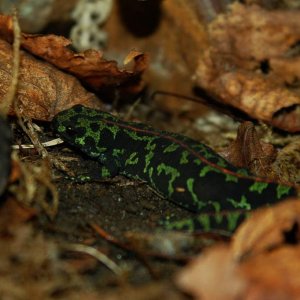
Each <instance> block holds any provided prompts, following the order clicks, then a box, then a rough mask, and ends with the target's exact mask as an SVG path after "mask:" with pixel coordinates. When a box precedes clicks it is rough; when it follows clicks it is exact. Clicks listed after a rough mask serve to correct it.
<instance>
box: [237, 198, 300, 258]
mask: <svg viewBox="0 0 300 300" xmlns="http://www.w3.org/2000/svg"><path fill="white" fill-rule="evenodd" d="M299 230H300V201H299V199H298V198H293V199H290V200H287V201H283V202H281V203H278V204H277V205H275V206H272V207H268V208H262V209H259V210H257V211H255V212H253V213H252V215H251V217H250V218H249V219H247V220H246V221H245V222H244V223H243V224H242V225H241V226H240V227H239V228H238V230H237V231H236V233H235V235H234V237H233V243H232V252H233V256H234V257H235V259H241V258H244V257H248V256H253V255H256V254H258V253H261V252H264V251H267V250H270V249H273V248H275V247H280V246H282V245H283V244H286V243H290V242H294V243H296V242H297V241H298V242H299V240H300V231H299Z"/></svg>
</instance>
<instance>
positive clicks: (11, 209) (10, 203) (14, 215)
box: [0, 198, 37, 231]
mask: <svg viewBox="0 0 300 300" xmlns="http://www.w3.org/2000/svg"><path fill="white" fill-rule="evenodd" d="M36 215H37V211H36V209H34V208H32V207H25V206H22V205H21V204H20V202H18V201H16V200H15V199H13V198H9V199H7V200H6V201H5V203H4V204H3V205H2V206H1V208H0V231H3V230H7V229H11V228H13V227H16V226H19V225H20V224H21V223H25V222H26V221H28V220H30V219H32V218H33V217H35V216H36Z"/></svg>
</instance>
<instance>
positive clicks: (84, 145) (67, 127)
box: [52, 105, 115, 158]
mask: <svg viewBox="0 0 300 300" xmlns="http://www.w3.org/2000/svg"><path fill="white" fill-rule="evenodd" d="M113 119H115V117H114V116H112V115H111V114H109V113H106V112H102V111H99V110H95V109H91V108H87V107H84V106H82V105H75V106H73V107H72V108H70V109H67V110H64V111H62V112H60V113H58V114H57V115H56V116H55V117H54V118H53V121H52V124H53V128H54V130H55V131H56V132H57V133H58V135H59V136H60V137H61V138H62V139H63V140H64V141H65V142H66V143H68V144H70V145H71V146H74V147H76V148H77V149H79V150H81V151H82V152H84V153H85V154H87V155H88V156H91V157H94V158H98V157H99V156H100V155H101V154H102V153H103V152H104V151H106V149H105V148H104V147H103V146H101V142H105V141H103V140H104V136H103V134H102V133H103V131H104V130H103V129H104V128H107V127H108V121H110V120H113ZM109 126H110V127H112V126H113V125H109Z"/></svg>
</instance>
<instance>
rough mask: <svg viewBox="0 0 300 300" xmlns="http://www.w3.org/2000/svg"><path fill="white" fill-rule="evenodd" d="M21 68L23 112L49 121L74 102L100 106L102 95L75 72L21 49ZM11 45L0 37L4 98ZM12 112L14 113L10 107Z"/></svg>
mask: <svg viewBox="0 0 300 300" xmlns="http://www.w3.org/2000/svg"><path fill="white" fill-rule="evenodd" d="M20 55H21V68H20V76H19V81H18V91H17V99H18V101H19V108H20V112H21V114H22V115H23V116H27V117H30V118H33V119H38V120H43V121H49V120H51V119H52V117H53V116H54V115H55V114H57V113H58V112H60V111H61V110H64V109H67V108H70V107H71V106H73V105H75V104H79V103H80V104H83V105H86V106H90V107H100V105H101V103H100V101H99V99H97V98H96V96H95V95H94V94H92V93H89V92H87V91H86V90H85V89H84V88H83V87H82V86H81V84H80V82H79V81H78V80H77V79H76V78H75V77H73V76H71V75H69V74H66V73H63V72H62V71H59V70H58V69H56V68H55V67H53V66H51V65H50V64H48V63H46V62H42V61H40V60H37V59H35V58H34V57H32V56H31V55H30V54H28V53H26V52H24V51H21V53H20ZM12 59H13V57H12V47H11V45H10V44H9V43H7V42H5V41H4V40H1V39H0V78H1V90H0V99H1V100H3V99H4V96H5V95H6V93H7V90H8V88H9V86H10V82H11V70H12ZM10 114H14V111H13V109H12V108H11V110H10Z"/></svg>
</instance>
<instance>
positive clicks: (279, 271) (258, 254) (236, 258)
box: [176, 199, 300, 300]
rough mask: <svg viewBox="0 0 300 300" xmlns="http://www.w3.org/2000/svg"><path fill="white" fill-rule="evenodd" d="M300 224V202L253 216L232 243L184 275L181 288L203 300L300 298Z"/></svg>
mask: <svg viewBox="0 0 300 300" xmlns="http://www.w3.org/2000/svg"><path fill="white" fill-rule="evenodd" d="M299 221H300V204H299V199H292V200H289V201H285V202H282V203H280V204H278V205H276V206H274V207H272V208H265V209H261V210H259V211H257V212H254V213H253V215H252V216H251V217H250V218H249V219H248V220H247V221H246V222H245V223H244V224H243V225H242V226H241V227H240V229H239V230H238V231H237V233H236V234H235V236H234V240H233V242H232V243H231V245H218V246H215V247H212V248H210V249H207V250H206V251H205V252H204V253H203V254H201V255H200V256H199V257H198V258H197V259H195V260H193V261H192V262H191V263H190V264H189V265H188V266H187V267H186V268H185V269H184V270H183V271H181V272H180V273H179V274H178V275H177V277H176V282H177V284H178V286H179V287H180V288H181V289H183V290H184V291H185V292H187V293H189V294H192V295H193V296H194V297H195V299H201V300H203V299H226V300H227V299H232V300H235V299H249V300H250V299H251V300H252V299H257V300H260V299H261V300H264V299H299V294H300V279H299V278H300V268H299V265H300V246H299V237H300V235H299V228H300V227H299ZM250 254H251V255H250Z"/></svg>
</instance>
